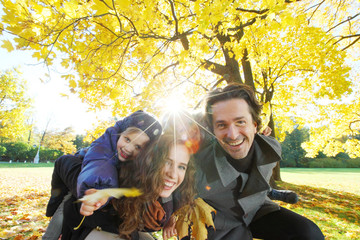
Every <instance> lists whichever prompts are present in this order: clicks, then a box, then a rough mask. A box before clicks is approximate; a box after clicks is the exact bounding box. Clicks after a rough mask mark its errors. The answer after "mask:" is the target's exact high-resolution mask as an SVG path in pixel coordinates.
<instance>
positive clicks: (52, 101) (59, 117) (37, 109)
mask: <svg viewBox="0 0 360 240" xmlns="http://www.w3.org/2000/svg"><path fill="white" fill-rule="evenodd" d="M31 55H32V53H31V52H30V51H12V52H8V51H7V50H6V49H4V48H0V71H5V70H8V69H12V68H14V67H19V69H20V72H22V78H24V79H26V81H27V84H28V92H27V94H28V96H30V97H31V98H32V99H33V100H34V123H35V125H36V127H37V128H38V129H39V131H44V130H45V128H46V125H47V122H48V121H49V126H48V130H60V131H61V130H63V129H65V128H66V127H72V128H73V129H74V130H75V133H76V134H85V130H87V129H92V128H93V124H96V122H97V117H98V118H100V119H105V118H106V117H110V116H104V114H103V113H101V114H100V113H98V114H96V113H94V112H89V111H88V105H87V104H85V103H82V102H81V100H80V99H79V98H77V97H76V96H74V95H73V94H71V93H69V88H68V87H67V85H66V81H65V80H64V79H62V78H61V77H60V74H59V73H57V72H56V71H54V70H51V71H50V76H51V79H50V80H49V79H48V78H46V76H45V74H46V73H48V69H47V68H46V66H44V64H41V63H40V64H39V63H38V62H37V60H36V59H35V58H32V57H31ZM40 79H43V80H45V81H44V82H42V81H41V80H40ZM61 93H65V94H68V95H69V96H70V97H69V98H66V97H63V96H61Z"/></svg>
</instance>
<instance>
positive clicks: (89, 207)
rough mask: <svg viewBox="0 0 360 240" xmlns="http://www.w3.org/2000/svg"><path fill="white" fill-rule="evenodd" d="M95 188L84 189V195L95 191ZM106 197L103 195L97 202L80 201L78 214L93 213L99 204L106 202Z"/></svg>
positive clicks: (87, 214) (88, 214) (86, 214)
mask: <svg viewBox="0 0 360 240" xmlns="http://www.w3.org/2000/svg"><path fill="white" fill-rule="evenodd" d="M96 191H97V190H96V189H94V188H92V189H88V190H86V191H85V195H90V194H93V193H96ZM107 201H108V197H104V198H101V199H99V200H98V201H97V202H95V203H94V202H90V201H83V202H82V203H81V208H80V214H81V215H83V216H90V215H92V214H93V213H94V211H96V210H98V209H99V208H100V207H101V206H103V205H105V203H107Z"/></svg>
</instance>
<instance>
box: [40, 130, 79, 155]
mask: <svg viewBox="0 0 360 240" xmlns="http://www.w3.org/2000/svg"><path fill="white" fill-rule="evenodd" d="M75 138H76V136H75V133H74V130H73V129H72V128H71V127H69V128H65V129H64V130H62V131H55V130H53V131H49V130H48V131H47V133H46V135H45V137H44V139H43V141H42V143H41V145H42V146H43V147H46V148H48V149H55V150H59V151H61V152H63V153H64V154H74V153H75V152H76V147H75V145H74V140H75Z"/></svg>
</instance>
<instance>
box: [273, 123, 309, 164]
mask: <svg viewBox="0 0 360 240" xmlns="http://www.w3.org/2000/svg"><path fill="white" fill-rule="evenodd" d="M308 138H309V132H308V129H306V128H302V129H298V128H295V129H294V131H292V132H291V133H289V134H287V135H286V137H285V140H284V141H283V142H282V143H281V147H282V158H283V161H282V162H281V163H280V164H281V166H284V167H301V166H302V164H301V160H302V159H304V157H305V154H306V151H305V150H304V149H303V148H302V147H301V144H302V143H303V142H305V141H307V140H308Z"/></svg>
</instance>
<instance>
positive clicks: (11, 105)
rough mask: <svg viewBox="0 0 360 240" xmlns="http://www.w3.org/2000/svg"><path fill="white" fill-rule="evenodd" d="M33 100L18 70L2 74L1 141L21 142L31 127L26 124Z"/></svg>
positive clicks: (0, 75) (0, 73) (0, 101)
mask: <svg viewBox="0 0 360 240" xmlns="http://www.w3.org/2000/svg"><path fill="white" fill-rule="evenodd" d="M30 107H31V99H30V98H29V97H28V96H27V95H26V81H25V80H24V79H22V78H21V76H20V73H19V72H18V71H17V70H8V71H5V72H0V139H1V141H3V140H6V141H11V140H21V139H23V138H24V137H25V135H26V134H27V131H28V129H29V128H30V127H31V126H30V125H29V124H27V123H26V120H27V118H28V116H27V114H29V112H28V111H29V109H30Z"/></svg>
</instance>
